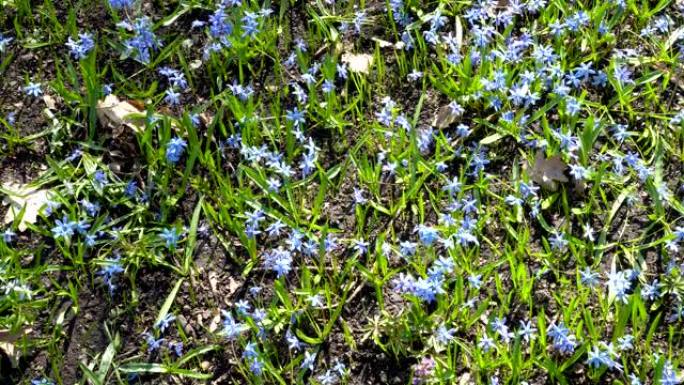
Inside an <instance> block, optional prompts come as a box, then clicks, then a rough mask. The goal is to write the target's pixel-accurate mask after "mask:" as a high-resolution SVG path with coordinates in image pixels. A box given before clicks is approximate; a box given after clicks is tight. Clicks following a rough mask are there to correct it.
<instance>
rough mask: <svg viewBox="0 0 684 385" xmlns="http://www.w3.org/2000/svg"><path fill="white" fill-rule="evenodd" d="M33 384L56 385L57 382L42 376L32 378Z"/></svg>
mask: <svg viewBox="0 0 684 385" xmlns="http://www.w3.org/2000/svg"><path fill="white" fill-rule="evenodd" d="M31 385H55V383H54V382H53V381H52V380H49V379H47V378H45V377H41V378H36V379H34V380H31Z"/></svg>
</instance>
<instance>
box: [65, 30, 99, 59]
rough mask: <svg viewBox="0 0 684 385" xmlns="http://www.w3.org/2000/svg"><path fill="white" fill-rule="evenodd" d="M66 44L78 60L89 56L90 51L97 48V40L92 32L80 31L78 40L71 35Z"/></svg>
mask: <svg viewBox="0 0 684 385" xmlns="http://www.w3.org/2000/svg"><path fill="white" fill-rule="evenodd" d="M66 46H67V47H68V48H69V50H70V53H71V56H73V57H74V59H76V60H80V59H83V58H85V57H86V56H88V53H89V52H90V51H91V50H92V49H93V48H95V41H94V40H93V35H91V34H90V33H79V34H78V41H76V40H74V39H72V38H71V36H70V37H69V39H68V41H67V43H66Z"/></svg>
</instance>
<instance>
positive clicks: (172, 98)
mask: <svg viewBox="0 0 684 385" xmlns="http://www.w3.org/2000/svg"><path fill="white" fill-rule="evenodd" d="M180 96H181V94H180V93H179V92H176V91H175V90H174V89H173V88H167V89H166V92H165V96H164V101H165V102H166V103H167V104H169V105H171V106H177V105H179V104H180Z"/></svg>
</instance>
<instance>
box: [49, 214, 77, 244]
mask: <svg viewBox="0 0 684 385" xmlns="http://www.w3.org/2000/svg"><path fill="white" fill-rule="evenodd" d="M74 227H75V223H74V222H71V221H70V220H69V218H67V217H66V216H64V217H63V218H62V220H61V221H60V220H59V219H57V220H56V221H55V227H53V228H52V234H53V236H54V237H55V239H59V238H65V239H67V240H68V239H71V236H72V235H74Z"/></svg>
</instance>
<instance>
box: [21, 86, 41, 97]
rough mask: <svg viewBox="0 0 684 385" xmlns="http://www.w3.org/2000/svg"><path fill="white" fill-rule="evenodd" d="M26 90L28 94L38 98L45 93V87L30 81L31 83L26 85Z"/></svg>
mask: <svg viewBox="0 0 684 385" xmlns="http://www.w3.org/2000/svg"><path fill="white" fill-rule="evenodd" d="M24 92H25V93H26V95H29V96H33V97H34V98H37V97H39V96H40V95H42V94H43V88H42V86H41V84H40V83H34V82H29V84H28V85H27V86H26V87H24Z"/></svg>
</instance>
